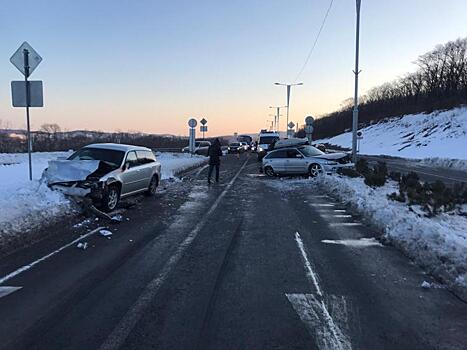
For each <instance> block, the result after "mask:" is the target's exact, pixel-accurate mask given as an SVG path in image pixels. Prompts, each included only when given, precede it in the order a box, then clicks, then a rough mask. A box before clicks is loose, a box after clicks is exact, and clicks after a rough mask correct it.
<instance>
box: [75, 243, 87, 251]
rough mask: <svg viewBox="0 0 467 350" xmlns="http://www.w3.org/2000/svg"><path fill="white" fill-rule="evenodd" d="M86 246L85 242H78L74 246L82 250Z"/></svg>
mask: <svg viewBox="0 0 467 350" xmlns="http://www.w3.org/2000/svg"><path fill="white" fill-rule="evenodd" d="M87 247H88V243H87V242H79V243H78V245H77V246H76V248H79V249H82V250H86V248H87Z"/></svg>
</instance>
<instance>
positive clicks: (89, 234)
mask: <svg viewBox="0 0 467 350" xmlns="http://www.w3.org/2000/svg"><path fill="white" fill-rule="evenodd" d="M103 228H104V227H98V228H96V229H95V230H92V231H90V232H88V233H86V234H85V235H82V236H80V237H79V238H77V239H75V240H74V241H71V242H70V243H68V244H65V245H64V246H62V247H60V248H58V249H56V250H54V251H53V252H52V253H49V254H47V255H45V256H43V257H42V258H40V259H37V260H35V261H33V262H31V263H29V264H27V265H24V266H22V267H20V268H19V269H17V270H15V271H13V272H10V273H9V274H8V275H6V276H3V277H2V278H0V284H2V283H4V282H6V281H8V280H9V279H11V278H13V277H15V276H18V275H19V274H21V273H23V272H24V271H27V270H30V269H31V268H33V267H34V266H36V265H37V264H39V263H41V262H43V261H45V260H47V259H49V258H51V257H52V256H54V255H56V254H58V253H60V252H61V251H62V250H63V249H66V248H68V247H70V246H72V245H74V244H76V243H78V242H79V241H81V240H82V239H84V238H87V237H89V236H92V235H93V234H95V233H96V232H99V231H100V230H102V229H103Z"/></svg>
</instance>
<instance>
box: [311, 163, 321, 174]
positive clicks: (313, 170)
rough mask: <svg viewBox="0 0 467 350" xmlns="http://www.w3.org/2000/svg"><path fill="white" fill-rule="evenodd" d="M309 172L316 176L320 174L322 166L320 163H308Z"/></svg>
mask: <svg viewBox="0 0 467 350" xmlns="http://www.w3.org/2000/svg"><path fill="white" fill-rule="evenodd" d="M309 172H310V176H311V177H316V176H318V175H320V174H322V172H323V168H322V167H321V165H319V164H316V163H314V164H311V165H310V171H309Z"/></svg>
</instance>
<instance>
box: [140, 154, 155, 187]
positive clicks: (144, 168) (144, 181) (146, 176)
mask: <svg viewBox="0 0 467 350" xmlns="http://www.w3.org/2000/svg"><path fill="white" fill-rule="evenodd" d="M149 153H152V152H150V151H136V156H137V157H138V163H139V183H138V190H143V189H147V188H148V187H149V182H150V181H151V177H152V166H153V164H151V163H154V162H155V160H154V159H153V158H154V157H151V155H150V154H149Z"/></svg>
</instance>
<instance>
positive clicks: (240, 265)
mask: <svg viewBox="0 0 467 350" xmlns="http://www.w3.org/2000/svg"><path fill="white" fill-rule="evenodd" d="M206 172H207V169H206V168H202V169H200V170H196V171H193V172H191V173H190V174H187V175H186V176H185V177H184V178H183V180H182V181H175V182H172V183H169V184H166V185H165V187H166V188H165V189H161V190H160V192H159V193H158V195H157V197H156V198H146V199H138V201H137V204H136V205H135V206H133V207H131V208H129V209H126V210H125V211H124V212H123V217H124V220H123V222H121V223H118V224H110V225H109V224H108V223H101V222H100V220H99V221H96V222H94V221H93V222H92V223H88V224H87V225H83V226H82V227H72V225H71V224H63V225H61V226H57V227H55V228H51V230H53V231H55V232H54V234H52V235H51V236H50V237H49V238H47V239H45V240H43V241H41V242H39V243H37V244H35V245H33V246H31V247H30V248H26V249H22V250H20V251H18V252H17V253H15V254H13V255H10V256H8V257H5V258H4V259H2V260H0V281H2V283H1V284H0V318H1V319H2V322H0V339H1V342H0V348H2V349H48V350H50V349H423V350H426V349H465V346H466V344H467V333H466V332H465V330H466V329H467V305H466V304H465V303H464V302H462V301H460V300H459V299H457V298H456V297H455V296H454V295H452V294H451V293H450V292H448V291H447V290H446V289H445V288H443V287H442V286H439V288H431V289H423V288H421V284H422V282H423V281H428V282H433V281H432V279H431V278H430V276H427V275H426V274H425V273H424V272H423V271H422V270H421V269H420V268H419V267H417V266H415V265H414V264H412V263H411V262H410V260H408V259H407V258H406V257H404V256H403V255H402V254H400V253H399V252H398V251H397V250H395V249H394V248H392V247H388V246H381V245H380V244H379V243H378V241H377V240H374V237H375V236H377V235H378V233H377V232H376V231H375V230H373V229H372V228H371V227H369V226H367V225H365V223H364V221H363V220H362V219H361V218H359V217H358V216H356V215H354V214H353V213H350V212H349V211H348V210H347V209H346V208H345V207H344V206H343V205H341V204H340V203H338V202H336V201H335V200H333V199H332V198H330V197H328V196H326V195H324V194H322V193H321V192H320V189H319V188H317V187H316V186H315V185H314V184H313V181H312V180H303V181H297V180H290V179H268V178H266V177H263V176H261V175H259V174H258V163H257V162H256V159H255V157H249V155H247V154H244V155H242V156H241V157H240V159H237V158H236V157H235V156H228V157H225V159H224V160H223V164H222V168H221V178H222V181H221V183H220V184H214V185H212V186H211V187H208V186H207V181H206V178H205V177H206ZM294 183H298V184H297V185H294ZM103 225H105V226H106V227H107V228H108V229H109V230H110V231H111V232H112V233H113V234H112V236H110V239H108V238H106V237H103V236H101V235H100V234H99V232H96V233H95V234H93V232H94V231H93V229H95V228H97V227H99V226H103ZM85 233H86V234H89V236H87V237H86V238H85V239H83V241H86V242H87V243H88V245H89V247H88V248H87V249H86V250H82V249H78V248H76V244H75V243H76V242H75V243H73V244H72V245H70V246H68V247H66V245H67V243H68V242H71V241H73V240H74V239H76V238H77V237H78V236H79V234H85ZM362 238H365V239H362ZM62 247H64V248H63V249H62V250H60V248H62ZM47 256H48V258H46V259H44V260H40V261H39V260H38V259H41V258H42V257H47ZM36 262H37V263H36ZM22 266H25V267H24V268H22V269H21V267H22ZM11 273H13V274H11ZM7 287H10V288H7ZM14 287H16V288H17V289H15V288H14ZM2 290H3V292H2ZM2 293H3V294H2Z"/></svg>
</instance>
